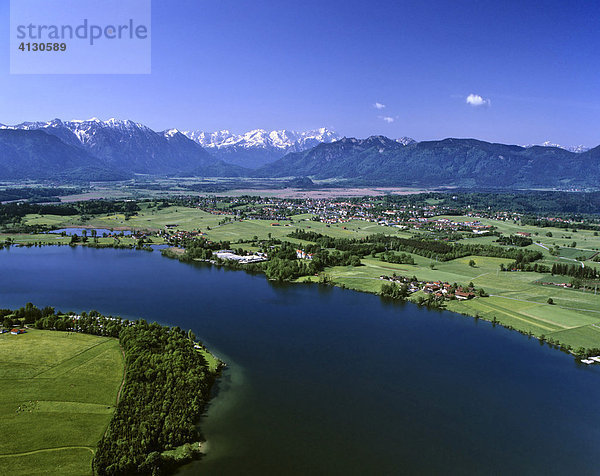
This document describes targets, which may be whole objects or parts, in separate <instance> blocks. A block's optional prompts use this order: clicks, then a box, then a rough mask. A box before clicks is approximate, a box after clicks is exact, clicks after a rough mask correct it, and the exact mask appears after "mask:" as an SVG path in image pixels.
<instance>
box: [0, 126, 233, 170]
mask: <svg viewBox="0 0 600 476" xmlns="http://www.w3.org/2000/svg"><path fill="white" fill-rule="evenodd" d="M16 131H21V132H25V133H26V132H33V131H38V132H44V133H46V134H47V135H51V136H54V137H56V138H58V139H59V140H60V143H57V142H55V141H54V142H53V143H52V144H51V145H50V149H48V150H47V154H48V155H50V156H54V155H57V154H61V153H63V154H66V155H67V156H71V154H70V152H72V150H71V148H75V149H78V150H79V151H78V153H79V154H80V155H81V156H82V157H83V156H85V157H88V158H89V157H92V158H94V161H93V163H94V166H95V167H100V168H101V169H102V170H108V171H110V170H112V171H114V175H115V179H117V180H118V179H121V178H122V177H123V176H132V175H133V174H149V175H166V174H182V173H184V174H190V175H214V176H221V175H224V176H238V175H240V174H241V173H244V170H243V169H241V168H240V167H237V166H233V165H230V164H225V163H224V162H223V161H221V160H219V159H217V158H215V157H214V156H212V155H211V154H209V153H208V152H207V151H206V150H204V148H203V147H201V146H200V145H198V144H197V143H196V142H194V141H192V140H190V139H188V138H187V137H186V136H184V135H183V134H181V133H180V132H178V131H176V130H169V131H163V132H155V131H153V130H152V129H150V128H149V127H146V126H144V125H143V124H139V123H136V122H133V121H121V120H116V119H109V120H108V121H101V120H99V119H96V118H94V119H89V120H87V121H61V120H60V119H54V120H52V121H49V122H24V123H22V124H18V125H16V126H0V132H2V133H3V135H2V140H3V141H8V142H10V141H11V140H13V138H15V137H25V136H26V134H25V135H24V134H20V135H15V134H14V133H15V132H16ZM39 137H41V136H40V135H39V134H36V135H32V136H31V139H30V140H31V141H33V142H35V140H36V138H39ZM0 144H2V142H0ZM65 146H68V147H66V148H65ZM67 149H69V150H68V151H67ZM25 152H26V150H21V151H20V154H21V155H13V157H12V159H11V163H12V166H11V167H12V168H11V171H12V172H11V173H12V174H13V176H14V175H15V174H19V173H21V175H22V176H23V177H29V176H32V177H35V178H37V175H39V174H40V173H44V172H43V170H44V169H42V170H34V171H31V170H29V168H28V166H27V164H28V161H27V160H25V159H26V158H27V157H25V156H23V154H24V153H25ZM43 155H44V154H43V153H42V154H41V156H39V157H42V156H43ZM17 157H22V159H23V160H21V161H19V160H17V159H16V158H17ZM3 163H4V155H3V156H0V166H1V165H2V164H3ZM19 163H21V164H22V167H21V169H19V168H18V165H19ZM88 167H89V164H88V163H87V162H86V161H82V163H81V165H80V166H79V167H78V169H77V170H76V171H74V174H75V175H74V176H73V177H74V178H75V177H77V176H80V175H81V173H82V172H83V171H85V170H86V169H87V168H88ZM19 170H20V172H19ZM50 170H51V169H49V170H48V174H49V177H48V178H54V177H55V173H54V172H52V173H50ZM89 172H90V180H105V179H106V175H105V174H103V175H102V177H103V178H100V177H99V176H98V175H97V174H96V173H95V172H94V170H92V169H90V170H89ZM70 175H71V173H70V168H69V167H66V168H65V167H63V168H62V170H61V177H69V176H70ZM0 177H1V176H0Z"/></svg>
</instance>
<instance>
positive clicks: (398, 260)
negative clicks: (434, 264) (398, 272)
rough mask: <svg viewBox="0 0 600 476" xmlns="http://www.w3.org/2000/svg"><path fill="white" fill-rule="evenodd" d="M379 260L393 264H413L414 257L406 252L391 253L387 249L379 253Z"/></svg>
mask: <svg viewBox="0 0 600 476" xmlns="http://www.w3.org/2000/svg"><path fill="white" fill-rule="evenodd" d="M381 261H385V262H387V263H395V264H413V265H414V264H415V259H414V258H413V257H412V256H411V255H409V254H407V253H399V254H397V253H393V252H391V251H387V252H385V253H382V254H381Z"/></svg>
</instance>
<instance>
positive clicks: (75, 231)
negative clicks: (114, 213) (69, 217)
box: [48, 228, 131, 237]
mask: <svg viewBox="0 0 600 476" xmlns="http://www.w3.org/2000/svg"><path fill="white" fill-rule="evenodd" d="M84 230H85V232H86V233H87V235H88V236H90V237H91V236H92V230H95V231H96V233H97V235H98V236H103V235H107V236H109V235H121V234H123V236H131V230H114V229H113V231H110V230H109V229H108V228H60V229H58V230H52V231H49V232H48V233H54V234H59V235H60V234H62V233H64V234H65V235H67V236H73V235H78V236H81V235H83V232H84Z"/></svg>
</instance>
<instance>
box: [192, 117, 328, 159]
mask: <svg viewBox="0 0 600 476" xmlns="http://www.w3.org/2000/svg"><path fill="white" fill-rule="evenodd" d="M183 134H185V135H186V136H187V137H189V138H190V139H192V140H194V141H196V142H197V143H198V144H200V145H201V146H202V147H204V148H206V149H207V150H209V151H210V152H211V153H212V154H213V155H215V156H216V157H219V158H221V159H223V160H225V161H227V162H230V163H233V164H237V165H242V166H244V167H249V168H257V167H260V166H262V165H264V164H267V163H269V162H274V161H275V160H277V159H279V158H281V157H283V156H284V155H285V154H287V153H289V152H301V151H304V150H307V149H310V148H312V147H315V146H317V145H319V144H321V143H330V142H334V141H336V140H339V139H340V136H339V135H338V134H337V133H336V132H333V131H330V130H328V129H326V128H324V127H323V128H320V129H315V130H310V131H304V132H296V131H290V130H285V129H281V130H274V131H267V130H265V129H254V130H252V131H248V132H245V133H243V134H234V133H232V132H230V131H228V130H222V131H216V132H205V131H185V132H183Z"/></svg>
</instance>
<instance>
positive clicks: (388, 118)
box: [379, 116, 395, 124]
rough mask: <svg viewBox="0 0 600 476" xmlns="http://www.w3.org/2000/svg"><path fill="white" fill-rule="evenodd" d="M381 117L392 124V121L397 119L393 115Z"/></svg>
mask: <svg viewBox="0 0 600 476" xmlns="http://www.w3.org/2000/svg"><path fill="white" fill-rule="evenodd" d="M379 117H380V118H381V119H383V120H384V121H385V122H387V123H388V124H391V123H392V122H394V121H395V119H394V118H393V117H391V116H379Z"/></svg>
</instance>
